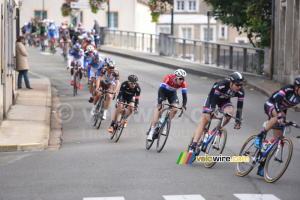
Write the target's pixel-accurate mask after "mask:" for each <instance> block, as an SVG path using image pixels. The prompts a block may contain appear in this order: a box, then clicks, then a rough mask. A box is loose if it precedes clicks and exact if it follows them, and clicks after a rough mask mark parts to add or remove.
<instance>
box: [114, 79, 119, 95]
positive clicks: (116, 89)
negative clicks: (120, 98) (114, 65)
mask: <svg viewBox="0 0 300 200" xmlns="http://www.w3.org/2000/svg"><path fill="white" fill-rule="evenodd" d="M119 84H120V82H119V80H116V88H115V91H114V93H117V91H118V89H119Z"/></svg>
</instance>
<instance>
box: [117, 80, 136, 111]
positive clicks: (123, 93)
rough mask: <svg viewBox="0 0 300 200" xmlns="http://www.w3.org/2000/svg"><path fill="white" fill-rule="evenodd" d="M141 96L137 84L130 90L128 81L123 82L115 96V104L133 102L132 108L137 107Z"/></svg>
mask: <svg viewBox="0 0 300 200" xmlns="http://www.w3.org/2000/svg"><path fill="white" fill-rule="evenodd" d="M140 94H141V88H140V86H139V84H138V83H136V85H135V87H134V88H133V89H132V88H131V87H130V85H129V83H128V81H124V82H123V83H122V85H121V87H120V91H119V94H118V96H117V102H127V103H131V102H134V106H135V107H138V104H139V99H140Z"/></svg>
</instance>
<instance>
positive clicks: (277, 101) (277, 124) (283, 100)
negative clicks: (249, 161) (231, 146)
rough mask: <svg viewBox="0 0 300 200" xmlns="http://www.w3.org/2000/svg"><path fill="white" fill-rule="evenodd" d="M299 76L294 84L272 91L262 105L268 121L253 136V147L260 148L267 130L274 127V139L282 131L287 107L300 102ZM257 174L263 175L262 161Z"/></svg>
mask: <svg viewBox="0 0 300 200" xmlns="http://www.w3.org/2000/svg"><path fill="white" fill-rule="evenodd" d="M299 89H300V76H298V77H297V78H296V79H295V80H294V85H291V84H288V85H285V86H283V87H282V88H281V89H280V90H278V91H276V92H274V93H273V94H272V95H271V97H270V98H269V99H268V100H267V101H266V103H265V105H264V110H265V113H266V114H267V115H268V117H269V122H268V123H267V125H266V127H264V128H263V130H262V131H261V133H260V134H258V135H257V137H256V138H255V147H256V148H261V144H262V140H263V138H265V137H266V135H267V132H268V131H269V130H270V129H271V128H272V127H274V130H273V136H274V139H275V140H276V139H277V138H279V137H280V135H281V133H282V125H283V124H284V120H285V116H286V113H287V109H288V108H291V107H293V106H295V105H297V104H299V103H300V91H299ZM257 174H258V175H260V176H263V175H264V163H261V164H260V166H259V167H258V171H257Z"/></svg>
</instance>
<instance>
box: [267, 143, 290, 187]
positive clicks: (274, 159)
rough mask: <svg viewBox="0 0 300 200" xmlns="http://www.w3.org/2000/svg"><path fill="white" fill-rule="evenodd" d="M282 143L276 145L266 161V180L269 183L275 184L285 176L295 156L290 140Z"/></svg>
mask: <svg viewBox="0 0 300 200" xmlns="http://www.w3.org/2000/svg"><path fill="white" fill-rule="evenodd" d="M281 141H282V143H281V145H277V144H276V145H274V147H273V148H272V149H271V151H270V153H269V155H268V157H267V159H266V164H265V170H264V178H265V180H266V181H267V182H268V183H274V182H275V181H277V180H278V179H279V178H280V177H281V176H282V175H283V174H284V172H285V170H286V169H287V168H288V166H289V164H290V161H291V158H292V155H293V143H292V141H291V140H290V139H289V138H283V139H282V140H281Z"/></svg>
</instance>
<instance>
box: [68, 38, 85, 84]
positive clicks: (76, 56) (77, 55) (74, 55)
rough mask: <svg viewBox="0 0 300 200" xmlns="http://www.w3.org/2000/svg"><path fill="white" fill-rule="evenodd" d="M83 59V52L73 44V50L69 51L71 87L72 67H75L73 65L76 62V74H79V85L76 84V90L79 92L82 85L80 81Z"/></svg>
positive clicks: (78, 46) (77, 45)
mask: <svg viewBox="0 0 300 200" xmlns="http://www.w3.org/2000/svg"><path fill="white" fill-rule="evenodd" d="M83 57H84V52H83V50H82V49H81V46H80V44H75V45H74V46H73V49H72V50H71V51H70V54H69V60H68V61H69V68H70V69H71V85H73V83H74V81H73V74H74V69H73V67H74V66H75V63H76V62H77V64H78V71H79V72H78V73H79V83H78V88H79V89H80V90H81V89H82V84H81V79H82V72H81V68H82V64H83Z"/></svg>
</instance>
